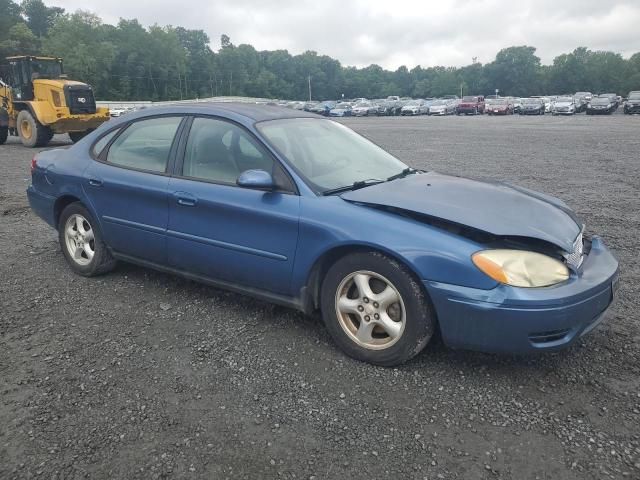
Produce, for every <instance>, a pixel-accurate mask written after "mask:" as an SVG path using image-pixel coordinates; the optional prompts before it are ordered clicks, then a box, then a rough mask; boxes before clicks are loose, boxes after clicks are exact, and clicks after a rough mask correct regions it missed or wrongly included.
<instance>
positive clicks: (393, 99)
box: [387, 95, 400, 102]
mask: <svg viewBox="0 0 640 480" xmlns="http://www.w3.org/2000/svg"><path fill="white" fill-rule="evenodd" d="M387 100H388V101H390V102H398V101H400V97H399V96H397V95H389V96H388V97H387Z"/></svg>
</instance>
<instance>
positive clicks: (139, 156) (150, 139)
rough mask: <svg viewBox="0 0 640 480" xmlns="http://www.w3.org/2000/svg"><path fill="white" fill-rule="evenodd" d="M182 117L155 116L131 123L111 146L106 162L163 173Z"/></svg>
mask: <svg viewBox="0 0 640 480" xmlns="http://www.w3.org/2000/svg"><path fill="white" fill-rule="evenodd" d="M181 121H182V117H156V118H150V119H147V120H140V121H137V122H135V123H132V124H131V125H129V127H127V129H126V130H125V131H124V132H122V134H121V135H120V136H119V137H118V138H116V140H115V141H114V142H113V143H112V144H111V146H110V147H109V152H108V153H107V158H106V160H107V162H108V163H112V164H114V165H119V166H122V167H128V168H135V169H138V170H146V171H150V172H156V173H164V172H166V169H167V163H168V161H169V152H170V151H171V145H172V144H173V140H174V138H175V135H176V132H177V131H178V127H179V125H180V122H181Z"/></svg>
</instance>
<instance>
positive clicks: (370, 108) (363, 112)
mask: <svg viewBox="0 0 640 480" xmlns="http://www.w3.org/2000/svg"><path fill="white" fill-rule="evenodd" d="M377 113H378V106H377V105H374V104H373V103H371V102H360V103H356V104H355V105H354V106H353V108H352V109H351V115H353V116H354V117H367V116H369V115H375V114H377Z"/></svg>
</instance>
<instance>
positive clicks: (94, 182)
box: [89, 178, 102, 187]
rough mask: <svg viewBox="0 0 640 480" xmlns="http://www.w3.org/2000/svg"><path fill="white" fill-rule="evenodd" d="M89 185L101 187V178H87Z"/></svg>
mask: <svg viewBox="0 0 640 480" xmlns="http://www.w3.org/2000/svg"><path fill="white" fill-rule="evenodd" d="M89 185H91V186H92V187H101V186H102V180H97V179H95V178H90V179H89Z"/></svg>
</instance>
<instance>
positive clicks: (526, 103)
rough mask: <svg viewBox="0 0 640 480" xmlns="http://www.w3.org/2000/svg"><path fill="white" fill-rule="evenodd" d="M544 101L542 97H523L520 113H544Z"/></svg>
mask: <svg viewBox="0 0 640 480" xmlns="http://www.w3.org/2000/svg"><path fill="white" fill-rule="evenodd" d="M544 109H545V106H544V101H543V100H542V99H541V98H523V99H522V109H521V110H520V115H544Z"/></svg>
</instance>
